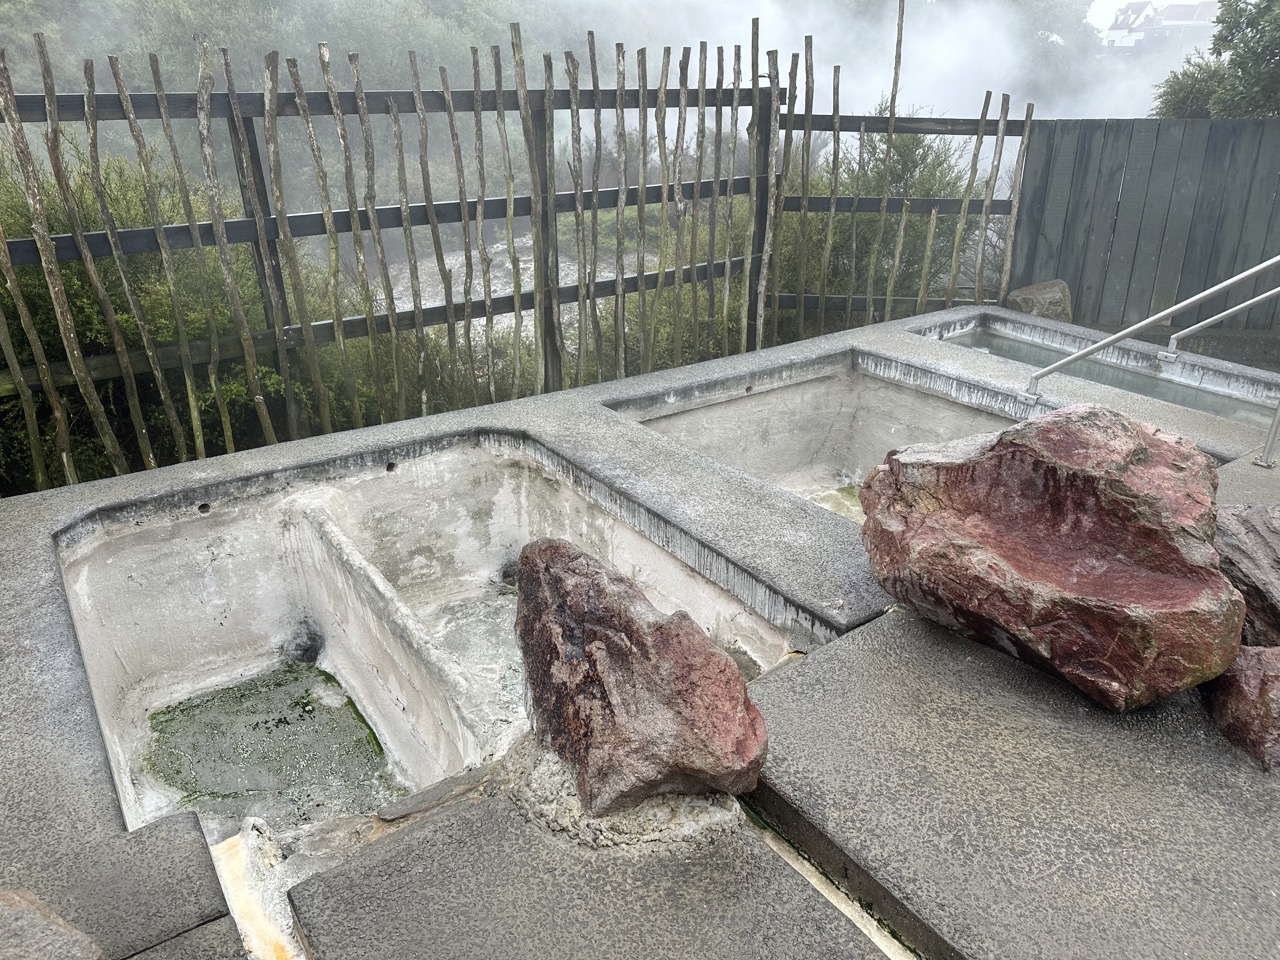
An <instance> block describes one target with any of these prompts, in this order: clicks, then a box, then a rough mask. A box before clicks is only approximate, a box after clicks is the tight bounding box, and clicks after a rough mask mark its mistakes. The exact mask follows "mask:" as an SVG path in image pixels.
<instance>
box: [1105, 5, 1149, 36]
mask: <svg viewBox="0 0 1280 960" xmlns="http://www.w3.org/2000/svg"><path fill="white" fill-rule="evenodd" d="M1154 13H1155V8H1154V7H1153V6H1152V5H1151V3H1150V0H1147V2H1144V3H1126V4H1125V5H1124V6H1123V7H1121V8H1120V9H1119V10H1117V11H1116V19H1115V22H1114V23H1112V24H1111V27H1110V29H1112V30H1132V29H1133V28H1134V27H1136V26H1137V25H1138V23H1139V22H1140V21H1141V20H1142V19H1143V17H1144V16H1149V15H1152V14H1154Z"/></svg>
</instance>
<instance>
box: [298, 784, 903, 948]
mask: <svg viewBox="0 0 1280 960" xmlns="http://www.w3.org/2000/svg"><path fill="white" fill-rule="evenodd" d="M289 899H290V901H291V903H292V905H293V909H294V912H295V915H296V916H297V920H298V927H299V928H300V929H301V930H302V931H303V935H304V938H305V942H306V945H307V949H308V950H309V951H310V955H311V956H312V957H313V958H314V960H350V958H353V957H373V956H377V957H380V958H385V960H402V958H410V957H414V958H426V957H433V958H435V957H441V958H443V957H448V958H451V960H470V958H475V960H481V958H483V960H536V958H544V957H547V958H549V957H555V958H566V960H568V958H591V960H612V958H619V960H621V958H627V960H632V958H634V960H665V958H671V960H677V958H681V960H682V958H686V957H694V956H696V957H699V958H707V960H717V958H723V960H742V958H757V957H758V958H795V960H800V958H813V957H822V958H850V960H884V957H885V954H884V953H882V952H881V951H880V950H879V949H878V948H877V947H876V946H875V945H874V944H873V943H872V941H871V940H869V939H868V938H867V936H866V935H865V934H863V933H862V932H861V931H860V930H859V928H858V927H857V926H856V925H855V923H854V922H853V921H852V920H850V919H849V918H848V917H847V916H846V915H845V914H844V913H843V912H842V911H841V910H839V909H837V908H836V907H835V906H833V905H832V903H830V902H829V901H828V900H827V899H826V898H825V897H824V896H823V895H822V893H820V892H819V891H818V890H817V889H815V887H814V886H813V885H811V884H810V883H809V882H808V881H807V880H806V879H804V877H802V876H801V874H800V873H798V872H797V871H796V870H794V869H793V868H792V867H791V866H790V865H788V864H787V862H786V861H785V860H784V859H783V858H782V857H780V856H778V855H777V854H776V853H775V852H774V851H773V850H771V849H770V848H769V846H768V845H767V844H766V843H765V841H764V840H763V839H761V837H760V835H759V833H758V832H757V831H756V830H755V829H753V828H752V827H751V826H750V825H748V824H747V823H745V822H743V823H740V824H739V825H738V826H737V827H735V828H733V829H730V830H726V831H724V832H717V833H714V834H711V835H708V836H705V837H703V838H701V839H699V840H696V841H689V840H686V841H668V842H652V843H636V844H629V845H623V846H613V847H601V848H596V849H593V848H589V847H586V846H583V845H581V844H579V843H578V842H576V841H575V840H572V839H570V838H568V837H566V836H565V835H564V834H562V833H554V832H552V831H551V830H549V829H547V828H546V827H545V826H541V825H538V824H536V823H533V822H531V821H530V820H529V819H527V818H526V816H525V815H524V814H523V813H521V811H520V810H519V809H518V808H517V807H516V806H515V804H514V803H512V802H511V801H510V800H509V799H508V798H507V797H506V796H505V795H502V794H499V795H482V794H480V793H473V794H471V795H469V796H464V797H460V798H457V799H455V800H453V801H452V802H450V803H447V804H445V805H444V806H443V807H440V808H438V809H437V810H435V811H433V812H432V813H431V814H429V815H428V816H426V817H424V818H423V819H421V820H419V821H418V822H417V823H415V824H413V825H411V826H407V827H405V828H404V829H403V830H401V831H400V832H399V833H396V834H393V835H391V836H388V837H385V838H383V839H382V840H379V841H377V842H376V843H375V844H373V845H372V846H370V847H369V848H367V849H366V850H365V851H363V852H362V853H361V854H360V855H359V856H358V857H357V858H355V859H353V860H351V861H348V862H347V863H346V864H344V865H343V866H341V867H338V868H336V869H334V870H331V871H329V872H326V873H323V874H319V875H317V876H315V877H312V878H310V879H308V880H305V881H303V882H302V883H300V884H298V885H297V886H296V887H294V888H293V889H292V890H291V891H290V893H289Z"/></svg>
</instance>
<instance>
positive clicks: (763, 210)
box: [747, 87, 773, 350]
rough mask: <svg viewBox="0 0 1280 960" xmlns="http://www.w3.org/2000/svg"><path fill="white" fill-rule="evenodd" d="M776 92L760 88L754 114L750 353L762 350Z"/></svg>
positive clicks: (749, 270)
mask: <svg viewBox="0 0 1280 960" xmlns="http://www.w3.org/2000/svg"><path fill="white" fill-rule="evenodd" d="M772 111H773V91H772V90H771V89H770V88H768V87H760V88H759V89H758V90H757V91H756V93H755V102H754V103H753V104H752V107H751V113H752V116H753V118H754V122H755V127H756V136H755V148H756V153H755V156H754V157H753V158H752V164H753V166H754V168H755V178H756V209H755V227H754V229H753V230H752V231H751V259H750V260H749V261H748V263H747V290H748V291H749V292H748V297H749V298H750V301H749V306H748V307H747V343H748V345H749V349H754V350H759V349H760V336H759V329H758V324H759V319H760V312H761V311H760V292H759V286H760V271H761V269H762V268H763V266H764V236H765V229H766V228H767V226H768V224H769V201H770V199H771V198H772V196H773V194H772V193H771V191H770V190H769V162H770V157H771V156H772V154H773V117H772Z"/></svg>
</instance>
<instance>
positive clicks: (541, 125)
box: [529, 92, 564, 392]
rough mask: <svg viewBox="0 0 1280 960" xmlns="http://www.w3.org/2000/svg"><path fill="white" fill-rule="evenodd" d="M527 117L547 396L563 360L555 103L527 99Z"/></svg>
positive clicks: (557, 385)
mask: <svg viewBox="0 0 1280 960" xmlns="http://www.w3.org/2000/svg"><path fill="white" fill-rule="evenodd" d="M529 99H530V104H529V105H530V107H531V109H530V111H529V112H530V114H532V117H533V131H532V134H533V137H532V140H531V147H532V149H531V151H530V154H529V156H530V159H531V160H532V161H533V165H534V174H535V176H536V177H537V178H538V190H539V192H540V193H541V194H542V197H543V203H542V209H541V210H539V211H537V214H538V216H539V221H540V222H539V224H538V228H539V232H540V233H541V234H542V238H543V240H542V243H541V244H540V245H539V246H538V247H537V248H536V249H535V250H534V256H536V257H539V258H540V259H541V261H542V264H541V266H542V280H543V283H542V289H541V290H539V291H538V296H539V297H540V298H541V300H542V329H540V330H539V331H538V336H539V337H540V338H541V340H542V375H543V389H544V390H546V391H548V392H550V391H553V390H559V389H561V387H562V386H563V384H564V357H563V356H562V355H561V353H560V338H559V336H558V331H557V330H556V320H555V317H556V302H555V299H556V293H557V288H558V287H559V286H560V276H559V272H558V270H557V268H556V257H555V255H554V253H553V251H552V244H553V243H555V236H556V233H555V219H556V211H555V207H556V194H555V180H554V179H553V178H552V176H551V170H550V168H549V167H548V166H547V116H548V113H549V112H550V111H552V110H554V109H555V104H554V103H548V102H547V101H548V97H547V95H546V93H545V92H544V94H543V95H542V96H541V97H537V96H536V94H534V95H531V96H530V98H529Z"/></svg>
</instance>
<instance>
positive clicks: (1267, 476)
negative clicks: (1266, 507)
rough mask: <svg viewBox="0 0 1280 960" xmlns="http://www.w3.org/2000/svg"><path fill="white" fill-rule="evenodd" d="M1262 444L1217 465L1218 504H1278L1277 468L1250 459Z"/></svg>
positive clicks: (1256, 453) (1279, 492)
mask: <svg viewBox="0 0 1280 960" xmlns="http://www.w3.org/2000/svg"><path fill="white" fill-rule="evenodd" d="M1261 454H1262V447H1258V448H1257V449H1256V450H1251V451H1250V452H1248V453H1246V454H1245V455H1244V456H1243V457H1241V458H1240V459H1239V460H1233V461H1232V462H1231V463H1224V464H1223V465H1222V466H1220V467H1219V468H1218V503H1280V468H1275V467H1272V468H1267V467H1260V466H1258V465H1257V464H1256V463H1254V462H1253V460H1254V458H1255V457H1258V456H1261Z"/></svg>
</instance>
